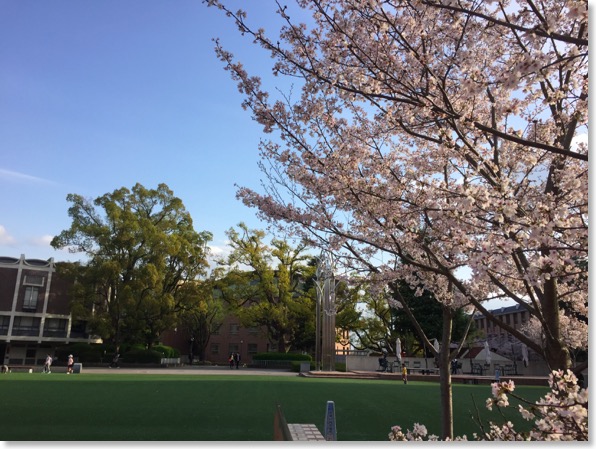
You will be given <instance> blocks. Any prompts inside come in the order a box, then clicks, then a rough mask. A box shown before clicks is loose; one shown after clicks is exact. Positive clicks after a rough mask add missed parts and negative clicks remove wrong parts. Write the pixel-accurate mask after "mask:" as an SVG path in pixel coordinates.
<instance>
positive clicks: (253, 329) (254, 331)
mask: <svg viewBox="0 0 596 449" xmlns="http://www.w3.org/2000/svg"><path fill="white" fill-rule="evenodd" d="M260 331H261V329H259V328H258V327H256V326H253V327H249V328H248V333H249V334H253V335H254V334H258V333H259V332H260Z"/></svg>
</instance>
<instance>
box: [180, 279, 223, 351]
mask: <svg viewBox="0 0 596 449" xmlns="http://www.w3.org/2000/svg"><path fill="white" fill-rule="evenodd" d="M213 284H214V282H213V280H212V279H209V280H208V281H206V282H201V283H200V284H198V283H197V284H195V292H196V294H198V295H200V301H199V306H198V307H193V308H191V309H189V310H186V311H184V312H183V313H182V315H181V318H180V322H181V326H182V328H183V329H186V331H187V332H188V335H190V338H191V342H190V343H189V347H190V351H191V353H192V354H193V355H196V356H198V359H199V360H200V361H204V360H206V359H205V354H206V351H207V345H208V344H209V340H210V339H211V335H213V334H214V333H215V332H217V331H218V330H219V329H220V327H221V325H222V324H223V322H224V318H225V316H226V313H227V312H228V310H227V307H226V305H225V303H224V301H223V300H222V299H221V297H220V296H219V295H218V291H217V290H215V289H214V288H213Z"/></svg>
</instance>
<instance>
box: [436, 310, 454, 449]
mask: <svg viewBox="0 0 596 449" xmlns="http://www.w3.org/2000/svg"><path fill="white" fill-rule="evenodd" d="M442 309H443V335H442V344H441V350H440V351H439V357H438V361H439V384H440V389H441V439H443V440H445V438H450V439H453V397H452V394H451V370H450V365H449V357H450V353H451V350H450V348H449V344H450V342H451V326H452V321H451V310H450V309H449V307H447V306H442Z"/></svg>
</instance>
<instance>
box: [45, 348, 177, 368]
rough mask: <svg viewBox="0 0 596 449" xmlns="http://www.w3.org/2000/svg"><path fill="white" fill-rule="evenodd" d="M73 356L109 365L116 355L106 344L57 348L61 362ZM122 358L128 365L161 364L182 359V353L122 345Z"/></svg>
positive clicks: (56, 354)
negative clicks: (168, 359) (170, 359)
mask: <svg viewBox="0 0 596 449" xmlns="http://www.w3.org/2000/svg"><path fill="white" fill-rule="evenodd" d="M69 354H73V355H74V356H75V360H77V361H78V362H81V363H109V362H110V361H111V360H112V356H113V355H114V348H113V346H109V345H104V344H87V343H73V344H70V345H65V346H60V347H58V348H56V352H55V356H56V357H57V359H58V361H59V362H66V360H67V359H68V355H69ZM120 357H121V358H122V360H123V361H125V362H126V363H159V362H160V361H161V359H162V358H176V357H180V352H179V351H178V350H177V349H175V348H172V347H171V346H165V345H157V346H154V347H153V349H151V350H149V349H145V347H144V346H143V345H132V346H125V345H122V347H121V353H120Z"/></svg>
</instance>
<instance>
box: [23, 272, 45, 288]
mask: <svg viewBox="0 0 596 449" xmlns="http://www.w3.org/2000/svg"><path fill="white" fill-rule="evenodd" d="M45 281H46V278H44V277H43V276H32V275H30V274H27V275H25V278H24V279H23V285H35V286H37V287H43V286H44V285H45Z"/></svg>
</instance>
